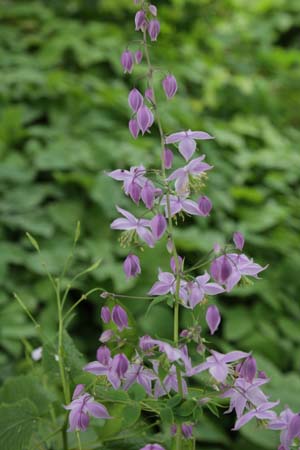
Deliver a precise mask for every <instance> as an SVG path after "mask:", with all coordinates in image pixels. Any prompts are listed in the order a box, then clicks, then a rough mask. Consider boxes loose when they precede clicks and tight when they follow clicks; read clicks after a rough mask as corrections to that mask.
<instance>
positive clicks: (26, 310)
mask: <svg viewBox="0 0 300 450" xmlns="http://www.w3.org/2000/svg"><path fill="white" fill-rule="evenodd" d="M14 297H15V299H16V300H17V302H18V303H19V305H20V306H21V308H22V309H23V310H24V311H25V312H26V314H27V316H28V317H29V319H30V320H31V321H32V322H33V323H34V325H35V326H36V327H37V328H39V327H40V324H39V323H38V322H37V321H36V320H35V318H34V317H33V315H32V314H31V312H30V311H29V309H28V308H27V306H26V305H25V303H24V302H23V300H21V299H20V297H19V296H18V294H17V293H16V292H14Z"/></svg>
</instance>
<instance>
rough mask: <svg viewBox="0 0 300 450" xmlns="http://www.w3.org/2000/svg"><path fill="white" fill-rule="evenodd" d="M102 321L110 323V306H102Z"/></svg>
mask: <svg viewBox="0 0 300 450" xmlns="http://www.w3.org/2000/svg"><path fill="white" fill-rule="evenodd" d="M101 319H102V321H103V322H104V323H108V322H109V321H110V309H109V307H108V306H102V308H101Z"/></svg>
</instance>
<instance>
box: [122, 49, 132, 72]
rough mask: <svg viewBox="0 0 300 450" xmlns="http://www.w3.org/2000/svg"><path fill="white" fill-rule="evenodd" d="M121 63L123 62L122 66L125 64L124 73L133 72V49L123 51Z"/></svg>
mask: <svg viewBox="0 0 300 450" xmlns="http://www.w3.org/2000/svg"><path fill="white" fill-rule="evenodd" d="M121 64H122V66H123V69H124V73H126V72H128V73H131V72H132V68H133V55H132V53H131V51H129V50H125V51H124V52H123V53H122V56H121Z"/></svg>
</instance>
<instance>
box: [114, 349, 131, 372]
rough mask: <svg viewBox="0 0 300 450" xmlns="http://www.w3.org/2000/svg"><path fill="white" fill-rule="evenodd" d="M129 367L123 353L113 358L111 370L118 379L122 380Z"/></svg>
mask: <svg viewBox="0 0 300 450" xmlns="http://www.w3.org/2000/svg"><path fill="white" fill-rule="evenodd" d="M128 367H129V363H128V359H127V357H126V356H125V355H124V354H123V353H119V354H118V355H116V356H114V358H113V361H112V370H113V371H114V372H115V373H116V374H117V376H118V377H119V378H123V377H124V375H125V373H126V372H127V370H128Z"/></svg>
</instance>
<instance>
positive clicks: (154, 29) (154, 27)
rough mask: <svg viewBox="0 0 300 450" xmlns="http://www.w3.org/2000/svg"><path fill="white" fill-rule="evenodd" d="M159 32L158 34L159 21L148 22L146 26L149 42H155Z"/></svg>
mask: <svg viewBox="0 0 300 450" xmlns="http://www.w3.org/2000/svg"><path fill="white" fill-rule="evenodd" d="M159 32H160V23H159V21H158V20H156V19H152V20H150V22H149V25H148V33H149V36H150V39H151V41H156V40H157V36H158V35H159Z"/></svg>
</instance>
